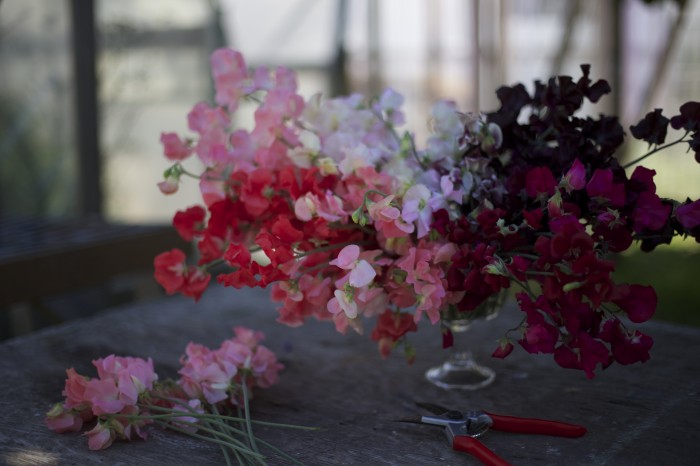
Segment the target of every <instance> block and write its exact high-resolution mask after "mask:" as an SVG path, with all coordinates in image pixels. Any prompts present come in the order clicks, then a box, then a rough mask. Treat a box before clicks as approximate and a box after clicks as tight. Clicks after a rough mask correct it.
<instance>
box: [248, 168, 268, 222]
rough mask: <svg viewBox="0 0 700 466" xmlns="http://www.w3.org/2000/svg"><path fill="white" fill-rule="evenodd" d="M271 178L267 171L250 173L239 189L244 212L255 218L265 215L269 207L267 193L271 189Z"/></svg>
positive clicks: (260, 170)
mask: <svg viewBox="0 0 700 466" xmlns="http://www.w3.org/2000/svg"><path fill="white" fill-rule="evenodd" d="M272 182H273V177H272V173H271V172H270V171H269V170H265V169H263V168H259V169H257V170H255V171H253V172H251V173H250V174H249V175H248V176H247V177H246V180H245V184H244V185H243V188H242V189H241V201H242V202H243V205H244V206H245V209H246V211H247V212H248V213H249V214H250V215H252V216H254V217H257V216H259V215H262V214H263V213H265V211H266V210H267V209H268V207H269V206H270V197H269V193H268V191H269V190H271V189H272Z"/></svg>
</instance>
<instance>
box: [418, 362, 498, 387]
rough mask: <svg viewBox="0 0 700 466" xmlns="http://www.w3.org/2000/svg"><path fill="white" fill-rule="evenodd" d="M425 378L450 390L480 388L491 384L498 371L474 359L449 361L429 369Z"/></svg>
mask: <svg viewBox="0 0 700 466" xmlns="http://www.w3.org/2000/svg"><path fill="white" fill-rule="evenodd" d="M425 378H426V379H428V381H430V382H431V383H432V384H434V385H437V386H438V387H441V388H446V389H449V390H479V389H480V388H484V387H486V386H488V385H491V384H492V383H493V381H494V380H495V379H496V373H495V372H494V371H493V370H492V369H489V368H488V367H484V366H481V365H479V364H477V363H476V362H474V361H473V360H468V361H457V362H455V361H447V362H445V363H444V364H442V365H441V366H437V367H433V368H431V369H428V371H427V372H426V373H425Z"/></svg>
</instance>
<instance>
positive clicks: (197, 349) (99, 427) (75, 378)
mask: <svg viewBox="0 0 700 466" xmlns="http://www.w3.org/2000/svg"><path fill="white" fill-rule="evenodd" d="M234 332H235V336H234V337H233V338H231V339H228V340H226V341H224V343H223V344H222V345H221V347H220V348H219V349H217V350H215V351H212V350H209V349H208V348H206V347H204V346H202V345H197V344H194V343H190V344H189V345H188V346H187V349H186V354H185V356H183V358H182V361H181V362H182V368H181V369H180V371H179V373H180V376H181V377H180V379H179V380H177V381H173V380H165V381H159V380H158V375H157V374H156V373H155V372H154V368H153V361H152V360H151V359H150V358H149V359H148V360H144V359H140V358H133V357H120V356H115V355H110V356H107V357H105V358H101V359H97V360H95V361H93V362H92V364H93V365H94V366H95V368H96V369H97V377H96V378H90V377H86V376H83V375H80V374H78V373H77V372H76V371H75V369H73V368H71V369H68V370H67V371H66V373H67V375H68V378H67V379H66V383H65V388H64V390H63V396H64V397H65V400H64V401H63V402H61V403H57V404H56V405H54V407H53V408H52V409H51V410H50V411H49V412H48V413H47V415H46V424H47V426H48V427H49V428H50V429H52V430H54V431H56V432H70V431H73V432H79V431H81V430H82V428H83V425H84V424H86V423H90V425H92V427H91V428H90V430H87V431H86V432H85V435H86V436H87V437H88V446H89V448H90V449H91V450H101V449H104V448H107V447H109V446H110V445H111V444H112V443H113V442H114V440H115V439H121V440H132V439H134V438H141V439H144V440H145V439H146V438H147V432H146V431H145V430H144V428H145V427H146V426H147V425H149V424H153V423H155V424H158V425H161V426H163V427H166V428H169V429H173V430H179V431H184V432H185V433H191V434H195V433H197V432H204V433H209V434H213V436H212V437H211V438H214V439H217V440H222V439H223V441H228V442H232V443H233V445H234V446H233V447H231V448H235V449H237V450H242V449H244V448H243V447H241V446H240V445H239V444H241V442H240V441H238V440H235V439H231V438H230V437H231V435H230V434H229V435H228V437H227V435H226V431H222V432H219V433H218V435H217V431H216V430H215V429H212V427H211V426H210V425H209V424H210V423H211V421H212V419H213V420H214V422H216V423H220V422H221V420H222V419H224V420H226V419H229V420H230V419H232V418H231V417H230V416H229V417H228V418H227V417H226V416H222V415H221V414H220V412H224V413H228V412H229V411H230V410H232V409H233V408H237V409H238V411H241V409H242V410H243V411H244V414H245V415H246V416H249V413H248V410H247V409H246V408H247V403H248V397H249V396H250V393H251V390H252V389H253V387H256V386H258V387H261V388H266V387H269V386H270V385H272V384H274V383H276V382H277V373H278V371H279V370H280V369H282V368H283V366H282V364H280V363H279V362H277V357H276V356H275V354H274V353H273V352H272V351H270V350H269V349H268V348H266V347H265V346H263V345H260V344H259V341H260V340H262V338H263V335H262V334H261V333H260V332H254V331H252V330H249V329H246V328H243V327H236V328H235V329H234ZM238 414H239V416H238V418H236V419H238V420H241V419H242V418H241V417H240V412H239V413H238ZM248 420H249V417H248ZM212 431H213V432H212ZM235 432H240V431H235V430H234V433H235ZM217 443H221V442H217ZM256 455H257V453H256Z"/></svg>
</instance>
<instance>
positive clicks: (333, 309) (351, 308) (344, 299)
mask: <svg viewBox="0 0 700 466" xmlns="http://www.w3.org/2000/svg"><path fill="white" fill-rule="evenodd" d="M328 311H329V312H330V313H331V314H338V313H340V312H341V311H342V312H343V313H344V314H345V315H346V316H347V317H348V318H349V319H354V318H356V317H357V303H356V302H355V301H354V300H352V299H350V298H348V296H347V293H345V292H344V291H342V290H335V291H334V292H333V298H331V300H330V301H328Z"/></svg>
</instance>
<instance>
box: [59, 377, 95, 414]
mask: <svg viewBox="0 0 700 466" xmlns="http://www.w3.org/2000/svg"><path fill="white" fill-rule="evenodd" d="M66 374H67V375H68V378H67V379H66V386H65V388H64V389H63V393H62V394H63V396H65V397H66V408H68V409H74V408H78V409H80V408H81V407H84V406H86V405H87V404H89V401H88V399H87V398H86V397H85V388H86V387H87V384H88V380H89V379H88V378H87V377H83V376H82V375H80V374H78V373H77V372H76V371H75V369H73V368H72V367H71V368H70V369H68V370H66Z"/></svg>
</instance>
